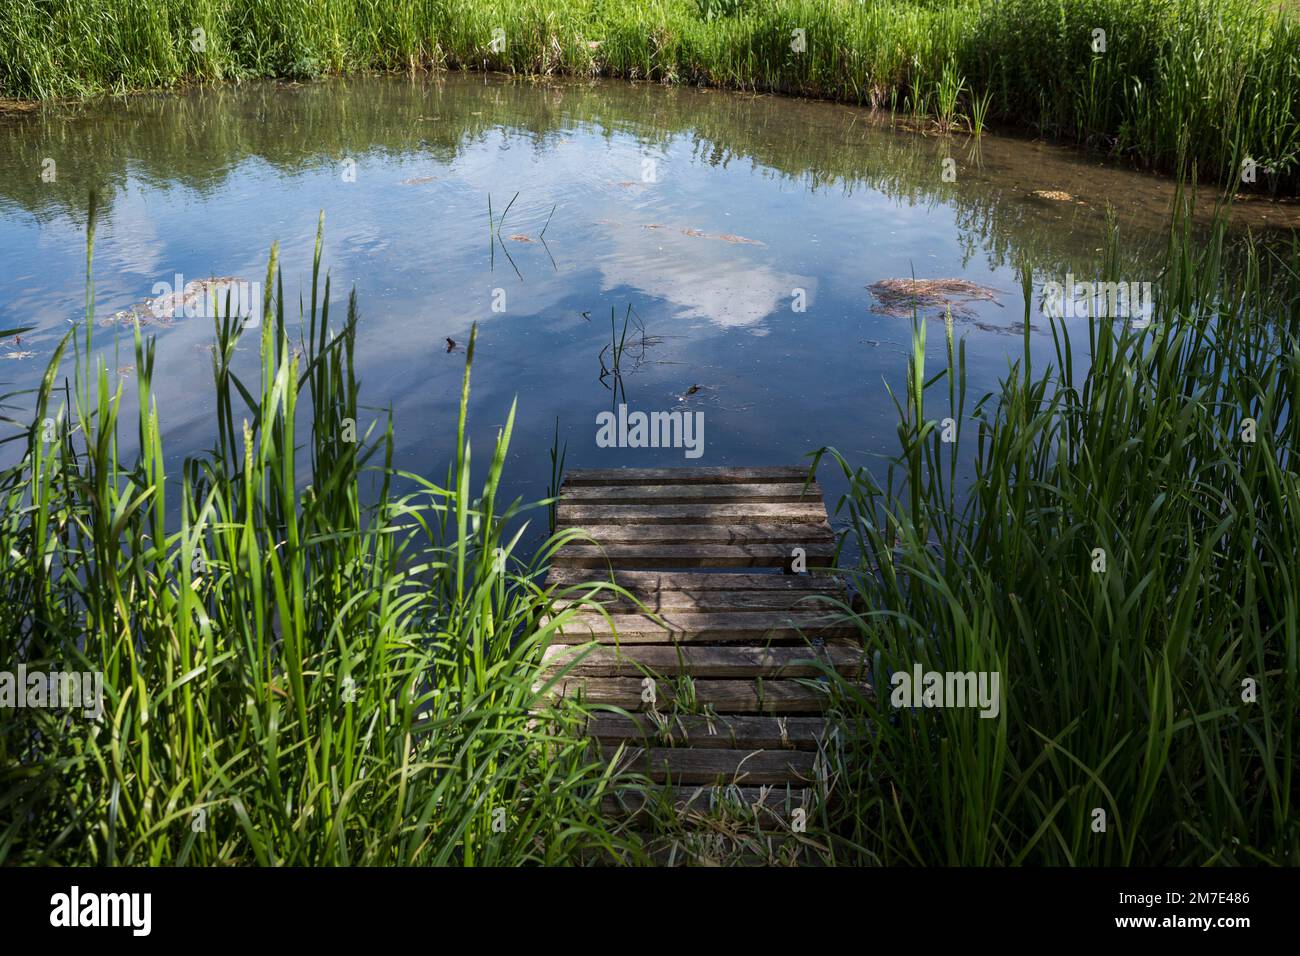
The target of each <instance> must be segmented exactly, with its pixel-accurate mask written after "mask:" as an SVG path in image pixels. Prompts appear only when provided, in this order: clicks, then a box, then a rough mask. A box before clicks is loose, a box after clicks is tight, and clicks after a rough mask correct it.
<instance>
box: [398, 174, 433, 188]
mask: <svg viewBox="0 0 1300 956" xmlns="http://www.w3.org/2000/svg"><path fill="white" fill-rule="evenodd" d="M437 180H438V177H437V176H412V177H411V178H410V179H403V180H402V185H403V186H423V185H424V184H425V183H432V182H437Z"/></svg>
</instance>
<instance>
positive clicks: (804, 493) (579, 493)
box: [560, 481, 822, 505]
mask: <svg viewBox="0 0 1300 956" xmlns="http://www.w3.org/2000/svg"><path fill="white" fill-rule="evenodd" d="M560 497H561V500H562V501H564V502H566V503H569V504H575V505H582V504H587V505H635V504H647V505H696V504H720V503H726V502H754V503H758V504H780V503H782V502H804V503H810V502H815V503H817V504H821V503H822V490H821V486H819V485H818V484H817V482H815V481H814V482H812V483H811V484H807V485H805V484H803V483H802V482H800V483H793V482H792V483H788V484H777V483H770V484H717V485H705V484H680V485H609V486H604V487H599V486H582V485H577V486H572V485H569V486H565V487H563V488H562V489H561V491H560Z"/></svg>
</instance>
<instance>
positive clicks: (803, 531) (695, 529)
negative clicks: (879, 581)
mask: <svg viewBox="0 0 1300 956" xmlns="http://www.w3.org/2000/svg"><path fill="white" fill-rule="evenodd" d="M564 530H565V531H569V532H575V531H576V532H579V533H580V534H582V535H585V536H586V537H587V538H590V539H591V540H592V541H598V542H600V543H601V544H603V545H611V544H789V545H790V546H791V547H793V546H795V545H805V546H806V545H809V544H834V543H835V532H834V531H833V530H832V529H831V526H830V525H829V524H828V523H826V522H824V521H823V522H822V523H821V524H705V525H693V524H594V525H574V526H572V527H568V528H565V529H564ZM573 543H574V544H588V543H589V542H588V541H586V540H585V538H575V539H574V541H573Z"/></svg>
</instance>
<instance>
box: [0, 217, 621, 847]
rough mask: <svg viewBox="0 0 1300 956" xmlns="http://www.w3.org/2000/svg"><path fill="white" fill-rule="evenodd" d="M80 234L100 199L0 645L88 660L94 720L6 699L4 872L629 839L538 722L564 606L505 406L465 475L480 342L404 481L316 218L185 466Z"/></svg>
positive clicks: (229, 361)
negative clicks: (535, 523)
mask: <svg viewBox="0 0 1300 956" xmlns="http://www.w3.org/2000/svg"><path fill="white" fill-rule="evenodd" d="M322 226H323V220H322ZM93 234H94V209H93V203H92V212H91V217H90V230H89V236H88V243H87V269H88V282H87V286H88V295H87V303H88V310H87V320H86V322H85V323H84V325H83V326H81V327H79V328H78V329H77V330H75V331H74V332H72V333H69V335H68V337H67V338H65V339H64V341H63V343H62V345H61V346H60V347H59V349H58V350H57V351H56V353H55V355H54V357H53V359H52V360H51V363H50V365H49V370H48V371H47V373H46V375H45V378H44V382H43V385H42V387H41V388H40V390H39V393H38V395H37V396H36V400H35V405H36V412H35V419H34V422H33V425H32V427H31V428H30V430H29V431H28V432H27V434H26V435H25V436H24V437H25V440H26V443H27V450H26V454H25V455H24V457H23V460H22V461H21V463H20V464H19V465H17V466H16V467H14V468H11V469H10V470H8V471H7V472H5V473H4V474H3V476H0V497H2V501H3V507H2V511H0V514H2V515H3V521H2V523H0V555H2V556H0V580H3V586H4V592H5V594H6V601H5V602H3V606H2V607H0V661H4V662H5V664H4V666H5V668H6V669H9V670H12V669H13V665H14V664H16V663H17V662H19V661H21V662H23V663H25V664H26V665H27V666H28V668H29V669H31V670H42V669H43V670H78V671H101V672H102V673H103V680H104V714H103V717H102V719H101V720H94V719H90V718H86V717H83V716H81V715H80V713H79V712H77V713H75V714H73V713H69V712H67V711H62V710H40V709H24V710H8V709H7V710H6V711H5V714H4V719H3V721H0V862H4V863H13V864H18V863H21V864H48V863H60V864H107V865H114V864H125V865H131V864H154V865H157V864H205V865H206V864H260V865H276V864H515V863H521V862H528V861H536V862H561V861H566V860H569V859H572V858H574V856H575V854H577V853H578V852H579V851H580V850H581V849H583V848H590V847H606V848H608V847H611V846H614V847H617V846H619V845H621V844H620V842H619V841H620V838H619V837H618V836H617V835H616V834H612V833H611V832H610V831H609V829H608V827H607V826H606V825H605V824H604V823H603V822H602V821H601V819H600V817H599V814H598V807H599V802H600V796H601V794H602V793H603V792H604V791H605V790H606V789H607V788H608V787H609V783H608V781H606V780H605V767H604V764H603V763H602V762H600V761H599V760H597V759H595V758H594V757H592V756H591V755H590V753H589V752H588V750H587V749H586V746H585V744H584V743H583V742H582V741H581V739H580V734H579V731H580V729H581V727H582V720H583V715H582V712H581V710H580V709H579V708H573V707H570V708H567V709H566V710H565V711H563V712H554V713H550V716H549V718H548V719H545V720H541V719H538V718H537V716H536V714H535V713H534V712H535V711H536V712H546V711H547V710H548V708H547V707H546V705H545V701H544V700H543V699H542V698H540V697H539V687H538V686H537V685H539V684H540V680H539V673H540V660H541V653H542V650H543V649H544V648H545V646H546V644H547V642H548V640H549V636H550V634H551V633H552V632H553V631H554V629H555V628H556V627H557V626H559V625H560V624H561V623H562V622H563V620H564V618H565V617H566V616H567V615H568V614H570V613H572V611H564V612H559V613H554V614H552V613H551V605H550V603H549V600H550V599H549V595H546V594H543V593H542V592H541V591H539V589H538V588H537V587H536V586H535V585H534V584H533V583H532V578H533V576H534V575H535V573H536V571H537V570H538V568H540V567H541V566H542V565H543V564H544V562H545V561H546V559H547V557H548V555H549V554H550V553H551V550H552V549H553V548H554V547H556V546H558V544H559V541H558V540H556V541H548V542H546V544H545V545H544V546H543V547H542V549H541V551H540V552H539V553H538V554H537V556H536V558H535V559H529V560H525V559H523V558H522V557H521V556H520V555H519V554H518V553H517V552H516V550H515V547H516V545H517V543H518V541H519V537H520V534H521V533H522V528H521V527H520V522H521V520H522V518H523V517H526V516H525V515H523V509H522V508H521V507H520V505H519V504H518V503H517V502H515V503H505V502H501V501H499V500H498V498H497V490H498V488H499V482H500V477H501V469H502V464H503V462H504V459H505V454H506V449H507V446H508V443H509V440H510V430H511V425H512V423H513V415H512V416H511V418H510V419H509V420H508V421H507V422H506V424H505V426H504V428H503V429H502V430H501V432H500V434H499V436H498V439H497V441H496V443H495V446H494V447H493V448H492V457H491V462H490V465H489V467H488V469H487V472H486V477H485V479H484V481H483V483H482V484H481V485H478V486H476V487H473V488H471V479H470V473H471V470H470V464H471V462H470V458H471V449H470V445H469V443H468V441H466V438H465V434H466V432H465V421H466V414H467V405H468V397H469V381H470V364H471V362H472V357H473V350H474V334H473V333H471V337H470V342H469V348H468V353H469V354H468V355H467V357H466V366H465V378H464V385H463V388H462V392H461V397H460V417H459V425H458V431H457V447H458V449H460V451H459V453H458V455H457V458H456V461H455V462H454V464H453V466H452V469H451V472H450V474H449V475H448V480H447V482H446V483H445V484H443V485H439V484H436V483H434V482H431V481H429V480H427V479H426V478H425V477H422V476H419V475H412V474H406V473H401V472H398V471H396V470H394V469H393V467H392V453H393V422H392V420H391V418H388V419H387V420H386V419H385V418H384V417H383V416H380V417H379V418H378V419H377V420H375V421H370V422H367V421H366V416H365V413H364V411H363V409H362V408H361V406H359V405H358V401H357V399H358V382H357V379H356V377H355V375H354V372H353V350H354V346H355V342H356V336H357V331H358V328H359V326H360V323H361V319H360V316H359V312H358V309H357V303H356V300H355V297H353V298H352V299H351V300H350V301H349V302H348V304H347V310H346V314H345V315H344V316H343V317H342V318H341V320H340V318H339V317H338V316H337V314H336V313H335V314H333V315H332V314H331V312H332V309H333V306H334V303H333V300H332V297H331V289H330V280H329V277H328V276H321V275H320V272H319V266H320V253H321V239H320V234H319V233H318V237H317V243H316V254H315V259H314V265H313V281H312V287H311V288H312V291H311V296H310V306H309V307H300V308H302V310H303V311H302V312H301V314H300V315H299V317H298V321H297V322H296V323H291V322H290V320H289V318H288V317H287V316H286V314H285V311H286V310H285V301H286V300H285V296H284V294H283V288H282V282H281V278H280V274H279V271H278V266H277V262H276V253H275V250H274V249H273V250H272V253H271V259H270V263H269V265H268V268H267V273H266V285H265V290H264V299H263V303H262V304H263V311H262V317H263V319H264V321H262V322H261V324H260V325H254V324H253V323H251V322H248V321H243V320H240V319H238V318H234V317H231V316H230V315H229V304H228V303H227V306H226V313H227V314H226V315H225V316H222V317H217V318H214V333H215V337H214V349H213V359H212V374H213V384H214V408H213V416H212V417H213V421H214V423H215V427H214V437H213V442H214V444H213V447H212V450H211V451H210V452H208V453H206V454H203V455H200V456H197V457H194V458H190V459H187V460H186V461H185V462H184V463H183V464H182V465H180V466H179V467H177V466H174V465H169V464H168V463H169V461H170V459H168V458H167V457H166V455H165V454H164V447H165V446H164V441H163V437H162V435H161V432H160V428H159V418H158V413H157V408H156V405H155V402H154V398H153V393H152V381H153V374H154V345H153V342H152V341H146V340H144V339H143V338H142V337H141V336H140V334H139V329H138V327H137V330H136V335H135V353H136V389H137V396H136V398H137V401H138V408H139V412H138V419H137V421H136V422H134V423H133V424H128V423H127V422H123V421H121V420H120V418H119V412H120V410H121V408H122V402H123V400H124V398H125V396H124V388H123V386H122V385H120V384H119V385H116V386H112V385H110V380H109V378H108V374H107V370H106V369H105V367H104V365H103V363H102V362H101V361H100V360H98V359H97V358H96V357H95V356H96V353H95V352H94V350H93V348H94V343H93V340H92V339H93V335H92V333H93V328H94V322H93V321H92V316H91V314H90V311H89V306H90V303H93V292H91V291H90V288H91V282H90V281H89V267H90V263H91V250H92V249H93ZM291 325H296V326H297V328H296V329H294V328H291ZM237 349H238V350H239V351H241V352H243V351H245V350H252V351H254V352H256V354H257V355H258V356H259V364H258V365H257V366H256V367H257V369H258V372H257V373H256V375H255V377H254V378H252V379H248V378H245V377H243V376H241V375H240V374H239V373H238V372H237V370H236V368H235V365H236V362H235V353H236V350H237ZM69 354H71V355H75V363H76V364H75V370H74V372H73V378H72V381H71V383H70V384H69V386H68V387H67V388H66V389H61V388H60V387H59V386H58V385H57V383H58V381H59V376H60V375H61V374H62V373H63V370H64V367H65V363H64V359H65V356H67V355H69ZM124 428H130V429H132V430H133V431H134V432H135V434H134V435H133V436H131V439H132V440H131V441H129V442H126V444H133V445H134V446H135V448H136V449H137V450H136V451H135V453H134V460H132V461H130V462H128V461H126V460H124V458H123V457H119V447H120V443H122V442H124V432H123V429H124ZM399 480H400V481H402V482H403V483H404V484H405V485H407V486H409V487H410V488H411V489H412V490H410V491H409V492H407V493H404V494H401V495H398V494H396V493H394V491H393V490H392V485H393V484H394V483H395V482H396V481H399ZM576 597H578V598H579V599H581V597H582V595H581V594H578V595H576ZM579 604H580V601H579ZM547 615H550V616H549V617H548V616H547Z"/></svg>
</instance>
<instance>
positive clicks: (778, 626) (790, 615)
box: [543, 610, 858, 644]
mask: <svg viewBox="0 0 1300 956" xmlns="http://www.w3.org/2000/svg"><path fill="white" fill-rule="evenodd" d="M841 617H842V615H839V614H835V613H827V612H817V611H794V610H792V611H788V612H781V611H750V612H744V613H734V614H728V613H716V614H715V613H708V612H705V613H694V612H689V611H672V612H668V613H666V614H663V615H659V616H658V619H656V618H654V617H651V616H650V615H648V614H611V615H609V616H605V615H603V614H600V613H596V612H590V613H586V612H578V613H576V614H573V615H572V616H571V617H569V618H568V619H566V620H565V621H564V622H563V623H562V624H560V626H559V629H558V631H557V633H556V634H555V635H554V636H553V637H552V638H551V641H552V643H555V644H583V643H586V642H587V641H597V642H599V643H601V644H615V643H622V644H666V643H670V642H680V641H689V642H693V643H712V642H724V641H725V642H736V641H748V642H753V643H758V644H764V643H767V642H770V641H801V640H805V639H806V638H813V637H823V638H832V637H844V638H851V637H855V636H857V634H858V631H857V628H856V627H855V626H854V625H853V624H852V623H851V622H849V623H843V622H842V621H841V620H840V618H841ZM550 620H551V619H550V618H543V623H549V622H550Z"/></svg>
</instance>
